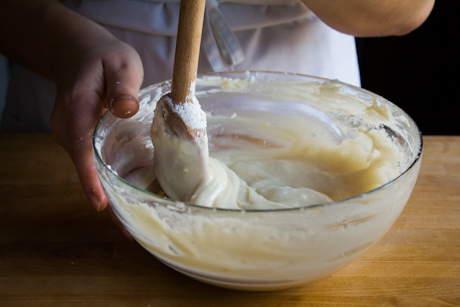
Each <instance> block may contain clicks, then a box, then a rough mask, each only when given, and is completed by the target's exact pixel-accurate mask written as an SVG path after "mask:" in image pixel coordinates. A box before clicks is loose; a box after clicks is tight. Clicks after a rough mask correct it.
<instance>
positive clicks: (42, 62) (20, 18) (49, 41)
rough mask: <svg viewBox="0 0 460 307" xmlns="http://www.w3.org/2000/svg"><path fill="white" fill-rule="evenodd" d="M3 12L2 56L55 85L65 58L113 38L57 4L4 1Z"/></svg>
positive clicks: (0, 16)
mask: <svg viewBox="0 0 460 307" xmlns="http://www.w3.org/2000/svg"><path fill="white" fill-rule="evenodd" d="M0 8H1V9H0V53H2V54H4V55H5V56H7V57H9V58H10V59H12V60H13V61H16V62H18V63H20V64H22V65H24V66H25V67H27V68H29V69H31V70H33V71H35V72H38V73H40V74H42V75H44V76H45V77H47V78H48V79H50V80H53V81H54V80H56V78H57V71H58V67H59V66H60V65H63V63H62V62H63V61H64V58H65V56H63V55H64V54H66V53H68V52H69V51H71V50H72V49H75V48H77V49H79V48H84V47H85V45H86V44H89V43H90V42H92V41H94V40H97V39H102V38H104V37H111V35H110V34H109V33H108V32H107V31H106V30H105V29H103V28H102V27H100V26H99V25H97V24H96V23H94V22H92V21H91V20H89V19H87V18H85V17H83V16H81V15H79V14H77V13H75V12H73V11H71V10H70V9H68V8H66V7H65V6H64V5H62V4H61V3H60V2H58V1H56V0H40V1H38V0H3V1H2V3H1V4H0Z"/></svg>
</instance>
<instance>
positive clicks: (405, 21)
mask: <svg viewBox="0 0 460 307" xmlns="http://www.w3.org/2000/svg"><path fill="white" fill-rule="evenodd" d="M302 2H303V3H305V5H307V6H308V8H309V9H311V10H312V11H313V12H314V13H315V14H316V15H317V16H318V17H319V18H320V19H321V20H322V21H323V22H325V23H326V24H327V25H329V26H330V27H332V28H334V29H336V30H337V31H340V32H343V33H347V34H350V35H354V36H361V37H364V36H390V35H404V34H407V33H409V32H411V31H413V30H415V29H416V28H418V27H419V26H420V25H421V24H422V23H423V22H424V21H425V20H426V18H428V16H429V15H430V13H431V10H432V8H433V5H434V0H380V1H372V0H302Z"/></svg>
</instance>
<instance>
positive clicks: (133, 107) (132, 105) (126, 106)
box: [109, 95, 139, 118]
mask: <svg viewBox="0 0 460 307" xmlns="http://www.w3.org/2000/svg"><path fill="white" fill-rule="evenodd" d="M109 108H110V112H112V114H113V115H115V116H117V117H120V118H128V117H131V116H132V115H134V114H135V113H136V112H137V110H138V109H139V103H138V101H137V99H135V98H134V97H132V96H130V95H121V96H118V97H116V98H114V99H112V100H111V101H110V105H109Z"/></svg>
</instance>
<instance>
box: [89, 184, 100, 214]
mask: <svg viewBox="0 0 460 307" xmlns="http://www.w3.org/2000/svg"><path fill="white" fill-rule="evenodd" d="M95 192H96V189H94V190H93V192H92V194H91V195H90V197H89V198H90V202H91V204H92V205H93V207H94V209H96V211H97V212H100V211H101V201H100V200H99V198H97V196H96V194H94V193H95Z"/></svg>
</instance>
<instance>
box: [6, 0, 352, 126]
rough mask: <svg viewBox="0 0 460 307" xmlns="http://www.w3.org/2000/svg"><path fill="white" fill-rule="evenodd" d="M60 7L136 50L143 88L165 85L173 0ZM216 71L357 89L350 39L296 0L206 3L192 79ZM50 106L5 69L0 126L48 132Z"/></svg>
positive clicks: (28, 79) (38, 80) (70, 2)
mask: <svg viewBox="0 0 460 307" xmlns="http://www.w3.org/2000/svg"><path fill="white" fill-rule="evenodd" d="M61 1H62V2H63V3H64V4H65V5H66V6H68V7H69V8H71V9H73V10H75V11H77V12H78V13H80V14H82V15H84V16H86V17H88V18H90V19H92V20H94V21H96V22H98V23H99V24H101V25H103V26H104V27H106V28H107V29H108V30H109V31H110V32H111V33H112V34H113V35H114V36H115V37H117V38H119V39H120V40H122V41H124V42H126V43H128V44H130V45H131V46H133V47H134V48H135V49H136V50H137V51H138V53H139V55H140V56H141V59H142V62H143V65H144V84H143V86H147V85H150V84H154V83H157V82H161V81H164V80H168V79H171V77H172V71H173V69H172V68H173V63H174V51H175V44H176V32H177V25H178V15H179V5H180V3H179V0H162V1H157V0H61ZM219 42H220V43H221V46H220V47H219V45H218V43H219ZM225 46H227V47H225ZM221 54H229V55H228V56H227V57H222V56H221ZM232 61H233V62H232ZM221 70H243V71H244V70H264V71H267V70H269V71H287V72H294V73H302V74H308V75H314V76H320V77H324V78H329V79H339V80H341V81H343V82H346V83H349V84H353V85H356V86H359V85H360V78H359V68H358V60H357V55H356V46H355V40H354V37H353V36H350V35H346V34H343V33H340V32H337V31H335V30H333V29H332V28H330V27H329V26H327V25H326V24H324V23H323V22H322V21H321V20H319V19H318V18H317V17H316V16H315V15H314V14H313V13H312V12H311V11H310V10H309V9H308V8H307V7H306V6H305V5H304V4H302V3H301V2H300V1H299V0H219V1H218V0H212V1H211V0H208V1H207V5H206V16H205V23H204V27H203V39H202V45H201V51H200V61H199V65H198V73H207V72H212V71H221ZM54 100H55V86H54V84H52V83H51V82H49V81H48V80H46V79H45V78H43V77H41V76H38V75H37V74H35V73H33V72H30V71H28V70H26V69H24V68H22V67H20V66H19V65H13V67H12V72H11V79H10V86H9V91H8V96H7V105H6V107H5V114H4V118H3V121H2V128H3V129H4V130H5V129H6V130H22V131H27V130H28V131H50V130H51V127H50V124H49V117H50V115H51V111H52V108H53V105H54Z"/></svg>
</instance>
